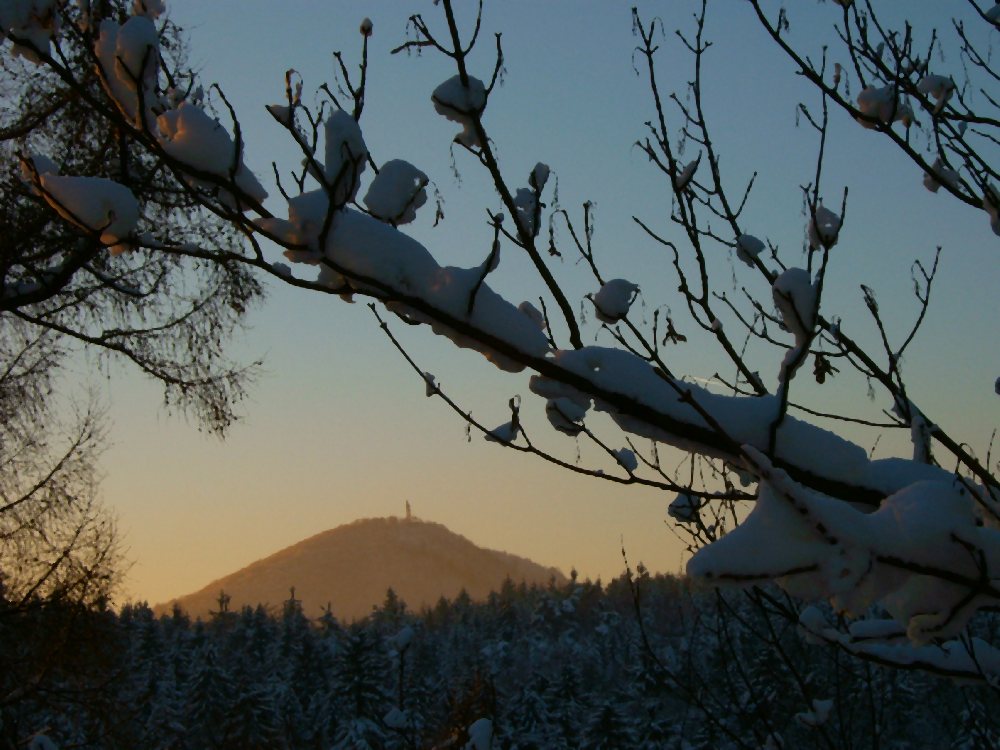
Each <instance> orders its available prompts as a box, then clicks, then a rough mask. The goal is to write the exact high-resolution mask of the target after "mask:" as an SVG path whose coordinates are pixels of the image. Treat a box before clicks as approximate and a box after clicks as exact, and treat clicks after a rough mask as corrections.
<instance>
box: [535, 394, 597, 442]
mask: <svg viewBox="0 0 1000 750" xmlns="http://www.w3.org/2000/svg"><path fill="white" fill-rule="evenodd" d="M586 415H587V406H586V405H585V404H583V405H582V404H580V403H578V402H576V401H574V400H573V399H570V398H565V397H563V398H553V399H549V400H548V401H546V402H545V416H546V417H547V418H548V420H549V423H550V424H551V425H552V427H553V428H554V429H556V430H558V431H559V432H562V433H563V434H566V435H579V434H580V433H581V432H583V425H582V424H580V423H581V422H582V421H583V418H584V417H585V416H586Z"/></svg>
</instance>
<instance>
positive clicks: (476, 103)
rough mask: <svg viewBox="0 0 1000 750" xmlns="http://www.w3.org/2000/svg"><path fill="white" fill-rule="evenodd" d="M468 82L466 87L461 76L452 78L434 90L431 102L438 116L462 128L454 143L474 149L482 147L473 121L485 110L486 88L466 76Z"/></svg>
mask: <svg viewBox="0 0 1000 750" xmlns="http://www.w3.org/2000/svg"><path fill="white" fill-rule="evenodd" d="M468 81H469V83H468V85H467V86H466V85H463V84H462V78H461V76H457V75H456V76H452V77H451V78H449V79H448V80H447V81H445V82H444V83H442V84H441V85H440V86H438V87H437V88H436V89H434V93H432V94H431V101H432V102H434V109H435V110H436V111H437V113H438V114H439V115H443V116H444V117H446V118H448V119H449V120H451V121H452V122H457V123H458V124H459V125H461V126H462V132H461V133H459V134H458V135H456V136H455V142H456V143H460V144H461V145H463V146H466V147H467V148H476V147H478V146H481V145H482V144H481V143H480V142H479V136H478V135H477V134H476V128H475V120H476V118H477V117H479V115H481V114H482V112H483V110H484V109H485V108H486V86H484V85H483V82H482V81H480V80H479V79H478V78H473V77H472V76H468Z"/></svg>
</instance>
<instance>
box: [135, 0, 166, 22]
mask: <svg viewBox="0 0 1000 750" xmlns="http://www.w3.org/2000/svg"><path fill="white" fill-rule="evenodd" d="M166 12H167V4H166V3H165V2H163V0H133V3H132V14H133V15H136V16H149V17H150V18H159V17H160V16H162V15H163V14H164V13H166Z"/></svg>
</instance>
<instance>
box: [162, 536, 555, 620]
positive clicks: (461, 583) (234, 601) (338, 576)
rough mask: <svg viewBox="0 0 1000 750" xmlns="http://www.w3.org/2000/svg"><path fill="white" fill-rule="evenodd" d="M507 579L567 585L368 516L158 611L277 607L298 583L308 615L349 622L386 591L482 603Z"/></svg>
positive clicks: (424, 602)
mask: <svg viewBox="0 0 1000 750" xmlns="http://www.w3.org/2000/svg"><path fill="white" fill-rule="evenodd" d="M506 578H510V579H511V580H512V581H514V582H521V581H524V582H525V583H527V584H529V585H530V584H542V585H545V584H548V583H549V582H550V581H551V580H553V579H554V580H555V582H556V583H558V584H562V583H564V582H565V580H566V579H565V576H563V574H562V573H561V572H560V571H559V570H558V569H556V568H545V567H542V566H541V565H538V564H536V563H534V562H532V561H530V560H527V559H525V558H523V557H517V556H516V555H511V554H508V553H506V552H498V551H496V550H490V549H484V548H482V547H477V546H476V545H475V544H473V543H472V542H470V541H469V540H468V539H466V538H465V537H463V536H460V535H459V534H455V533H454V532H452V531H449V530H448V529H447V528H446V527H444V526H442V525H441V524H438V523H432V522H429V521H422V520H419V519H416V518H410V519H400V518H396V517H389V518H368V519H363V520H359V521H355V522H354V523H350V524H346V525H344V526H338V527H337V528H335V529H331V530H329V531H324V532H323V533H321V534H317V535H316V536H313V537H310V538H308V539H305V540H303V541H301V542H299V543H298V544H295V545H292V546H291V547H287V548H285V549H283V550H281V551H280V552H276V553H275V554H273V555H271V556H270V557H266V558H264V559H263V560H258V561H257V562H255V563H252V564H251V565H248V566H247V567H245V568H243V569H242V570H239V571H237V572H235V573H232V574H230V575H228V576H225V577H224V578H220V579H218V580H216V581H212V582H211V583H209V584H208V585H207V586H205V587H204V588H203V589H201V590H200V591H196V592H195V593H193V594H188V595H186V596H182V597H180V598H179V599H175V600H173V601H170V602H166V603H164V604H160V605H157V606H156V607H155V608H154V611H155V612H156V613H157V614H164V613H168V612H170V611H171V610H172V609H173V606H174V604H175V603H176V604H178V605H180V607H181V609H183V610H184V611H185V612H187V613H188V614H189V615H190V616H191V617H202V618H204V617H206V616H207V615H208V614H209V612H212V611H217V610H218V609H219V593H220V591H224V592H225V593H226V594H227V595H228V596H229V597H231V598H230V600H229V603H228V607H229V609H230V610H233V611H239V610H240V609H241V608H242V607H243V606H245V605H249V606H251V607H254V606H256V605H257V604H264V605H267V606H271V607H275V608H278V607H280V605H281V603H282V602H284V601H285V600H287V599H288V598H289V590H290V589H291V587H293V586H294V587H295V597H296V598H297V599H299V600H300V601H301V602H302V607H303V611H304V612H305V614H306V615H307V616H310V617H318V616H319V615H320V614H321V613H322V610H323V608H325V607H326V606H327V604H329V605H330V606H331V607H332V611H333V613H334V614H335V615H336V616H337V618H338V619H339V620H341V621H351V620H355V619H358V618H361V617H365V616H366V615H368V614H370V613H371V611H372V608H373V607H375V606H377V605H380V604H382V602H383V601H384V599H385V596H386V590H387V589H389V588H392V589H393V590H394V591H395V592H396V594H397V595H398V596H399V597H400V598H401V599H402V600H403V601H404V602H406V604H407V606H408V607H409V608H411V609H414V610H420V609H421V608H423V607H425V606H427V607H431V606H433V605H434V604H435V603H437V601H438V600H439V599H440V598H441V597H442V596H443V597H446V598H449V599H452V598H454V597H455V596H456V595H458V593H459V592H460V591H462V589H465V591H466V592H467V593H468V594H469V596H470V597H471V598H472V599H474V600H484V599H485V598H486V597H487V596H488V595H489V593H490V592H491V591H496V590H498V589H499V588H500V586H501V584H502V583H503V581H504V579H506Z"/></svg>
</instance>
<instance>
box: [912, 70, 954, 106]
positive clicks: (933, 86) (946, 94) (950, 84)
mask: <svg viewBox="0 0 1000 750" xmlns="http://www.w3.org/2000/svg"><path fill="white" fill-rule="evenodd" d="M954 90H955V82H954V81H953V80H951V78H949V77H948V76H941V75H935V74H933V73H928V74H927V75H925V76H924V77H923V78H921V79H920V80H919V81H918V82H917V91H919V92H920V93H921V94H924V95H925V96H930V97H932V98H933V99H934V100H935V102H936V104H935V105H934V111H935V112H940V111H941V109H942V108H943V107H944V105H945V104H947V102H948V99H950V98H951V95H952V92H954Z"/></svg>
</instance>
